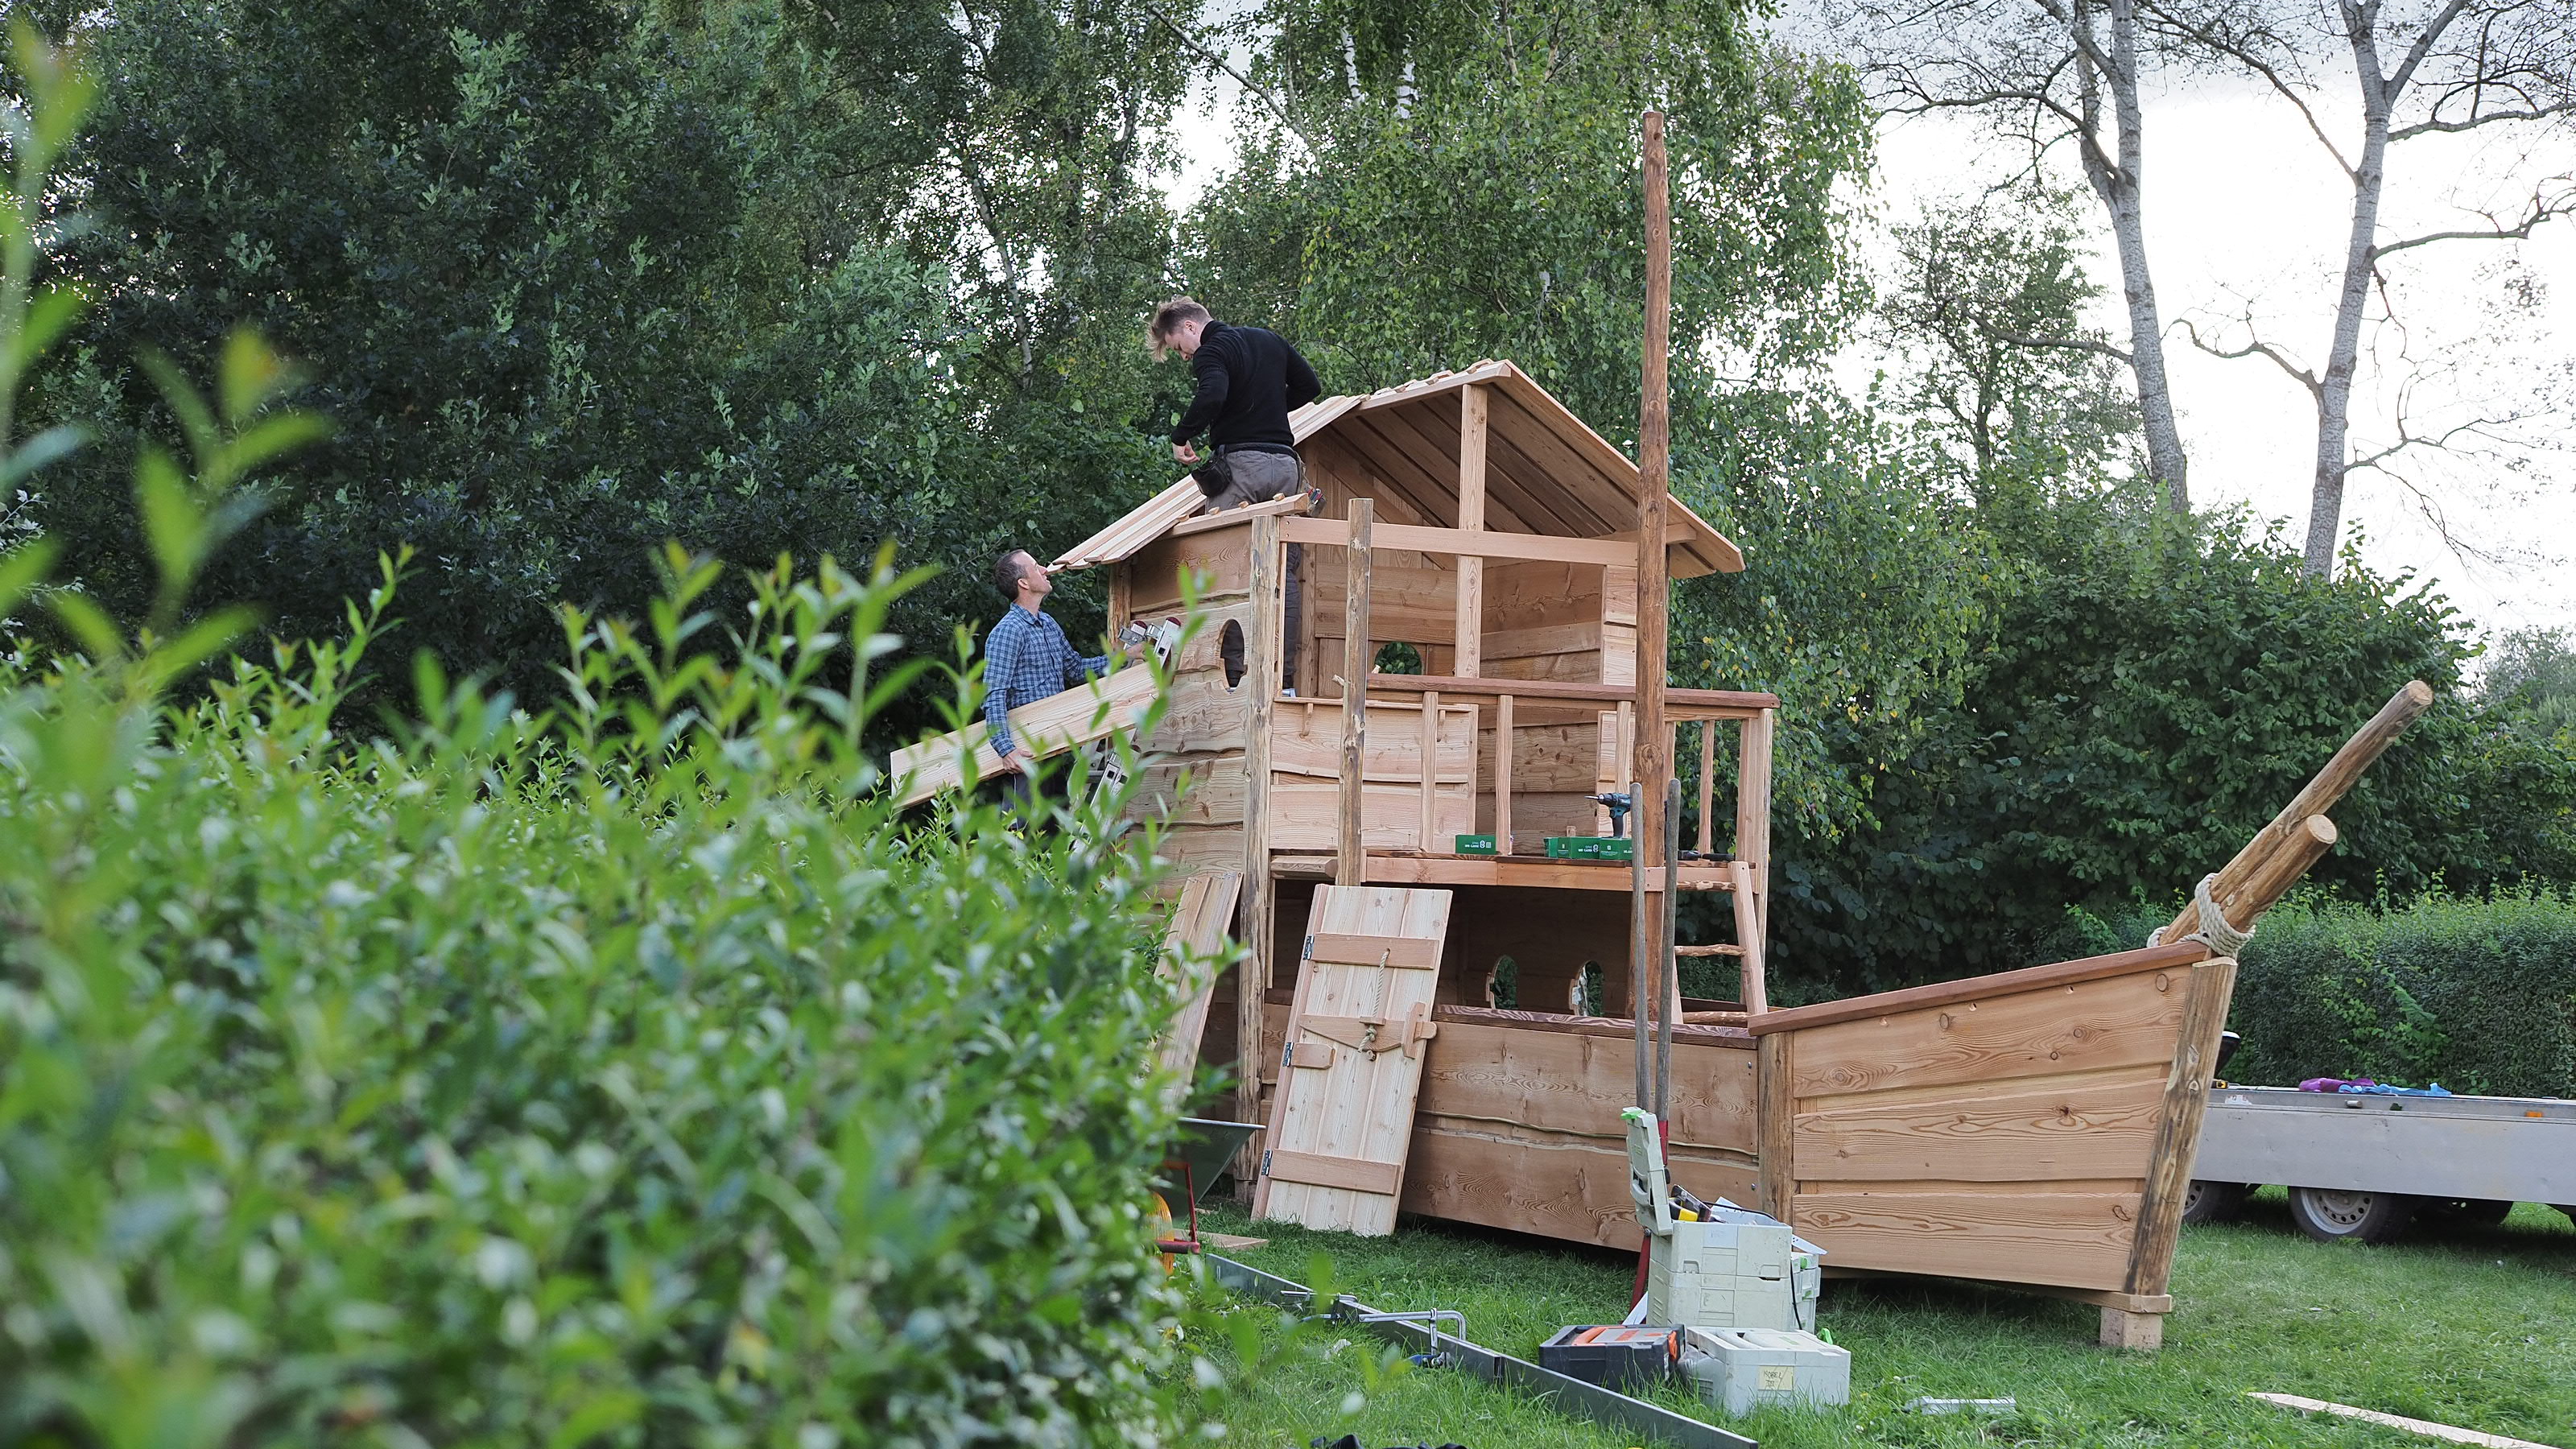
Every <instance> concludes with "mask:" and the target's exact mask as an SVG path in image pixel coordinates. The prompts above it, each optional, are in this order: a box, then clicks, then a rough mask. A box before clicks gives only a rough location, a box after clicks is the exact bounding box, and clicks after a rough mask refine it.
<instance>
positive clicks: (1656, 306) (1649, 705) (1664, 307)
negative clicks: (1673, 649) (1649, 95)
mask: <svg viewBox="0 0 2576 1449" xmlns="http://www.w3.org/2000/svg"><path fill="white" fill-rule="evenodd" d="M1645 130H1646V158H1645V160H1646V166H1645V170H1646V358H1645V376H1644V378H1643V387H1642V389H1641V391H1642V393H1643V396H1642V398H1641V400H1640V403H1639V407H1638V411H1637V733H1636V750H1637V758H1636V766H1635V779H1636V782H1637V786H1638V789H1637V799H1636V801H1635V805H1634V810H1635V814H1634V820H1635V823H1636V837H1637V845H1636V849H1637V853H1638V854H1639V856H1641V857H1642V856H1644V854H1645V853H1646V852H1647V851H1648V850H1649V849H1660V848H1662V845H1663V839H1664V781H1666V780H1668V779H1670V778H1671V777H1672V772H1673V762H1672V758H1671V753H1670V751H1669V750H1668V749H1667V748H1666V745H1665V740H1664V647H1665V632H1666V630H1667V628H1668V627H1669V624H1670V620H1669V617H1668V616H1669V613H1670V610H1671V604H1672V586H1671V583H1670V581H1669V579H1668V578H1667V575H1666V563H1665V541H1664V497H1665V494H1666V493H1667V492H1668V491H1669V490H1670V489H1671V487H1672V479H1671V473H1672V397H1671V388H1670V381H1669V378H1668V376H1667V369H1668V367H1669V365H1670V360H1671V353H1672V311H1673V305H1672V304H1673V215H1672V197H1671V194H1670V187H1669V183H1668V181H1667V178H1666V176H1665V163H1664V115H1663V112H1661V111H1648V112H1646V118H1645ZM1651 863H1653V862H1650V864H1651Z"/></svg>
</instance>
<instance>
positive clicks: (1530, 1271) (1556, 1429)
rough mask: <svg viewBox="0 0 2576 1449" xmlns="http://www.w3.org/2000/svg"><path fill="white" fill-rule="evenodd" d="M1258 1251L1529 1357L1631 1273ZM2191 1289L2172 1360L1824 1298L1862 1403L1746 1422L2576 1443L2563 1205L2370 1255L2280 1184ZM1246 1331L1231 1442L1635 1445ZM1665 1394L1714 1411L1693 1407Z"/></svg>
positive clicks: (2015, 1315)
mask: <svg viewBox="0 0 2576 1449" xmlns="http://www.w3.org/2000/svg"><path fill="white" fill-rule="evenodd" d="M1205 1226H1207V1227H1209V1228H1210V1229H1212V1230H1214V1231H1218V1232H1233V1233H1254V1232H1256V1229H1255V1228H1254V1227H1253V1226H1252V1225H1251V1224H1250V1223H1249V1222H1247V1221H1246V1220H1245V1218H1244V1216H1243V1215H1242V1214H1241V1213H1240V1212H1239V1211H1236V1210H1232V1209H1226V1210H1220V1211H1217V1212H1215V1213H1213V1214H1208V1215H1205ZM1257 1233H1258V1235H1260V1236H1266V1237H1268V1238H1269V1239H1270V1243H1269V1246H1267V1247H1264V1248H1258V1249H1250V1250H1246V1251H1244V1252H1241V1253H1238V1254H1234V1255H1233V1256H1236V1257H1239V1258H1240V1259H1242V1260H1243V1261H1245V1262H1248V1263H1251V1264H1253V1265H1255V1266H1257V1267H1260V1268H1264V1269H1266V1270H1268V1271H1270V1272H1273V1273H1277V1274H1280V1275H1281V1276H1283V1277H1287V1278H1292V1279H1295V1280H1297V1281H1299V1282H1301V1283H1314V1282H1315V1281H1316V1280H1317V1277H1318V1276H1319V1272H1318V1270H1319V1269H1321V1270H1322V1271H1323V1272H1324V1273H1328V1274H1329V1278H1330V1282H1331V1285H1332V1287H1333V1288H1334V1289H1335V1290H1336V1291H1339V1292H1345V1293H1350V1294H1353V1295H1355V1296H1357V1297H1358V1298H1360V1299H1361V1300H1362V1301H1364V1302H1367V1303H1369V1304H1370V1305H1372V1306H1374V1307H1376V1308H1379V1309H1387V1310H1392V1309H1421V1308H1434V1307H1437V1308H1455V1309H1459V1310H1461V1311H1463V1312H1464V1313H1465V1314H1466V1315H1467V1336H1468V1337H1469V1338H1471V1339H1473V1340H1475V1341H1476V1342H1478V1343H1481V1344H1485V1345H1487V1346H1489V1347H1492V1348H1497V1349H1500V1350H1502V1351H1504V1352H1507V1353H1512V1354H1516V1355H1519V1356H1521V1357H1523V1358H1530V1359H1535V1358H1536V1357H1537V1347H1538V1343H1539V1341H1540V1340H1541V1339H1543V1338H1545V1337H1547V1336H1548V1335H1549V1334H1551V1333H1553V1332H1555V1331H1556V1329H1558V1328H1559V1327H1561V1326H1563V1325H1565V1324H1569V1323H1615V1322H1617V1321H1618V1320H1619V1319H1620V1317H1621V1316H1622V1315H1623V1314H1624V1313H1625V1311H1626V1309H1627V1304H1628V1292H1629V1285H1630V1283H1631V1281H1632V1277H1633V1274H1634V1271H1635V1261H1636V1260H1635V1259H1634V1258H1633V1257H1630V1256H1626V1255H1622V1254H1616V1253H1611V1252H1608V1251H1606V1250H1591V1249H1578V1248H1571V1247H1566V1246H1561V1245H1556V1244H1550V1243H1545V1242H1542V1241H1540V1240H1537V1239H1530V1238H1521V1237H1516V1236H1512V1235H1505V1234H1488V1233H1478V1232H1474V1231H1472V1230H1462V1229H1456V1228H1452V1227H1450V1226H1448V1225H1445V1224H1435V1223H1428V1222H1420V1221H1414V1220H1411V1219H1408V1220H1406V1222H1405V1223H1404V1224H1403V1225H1402V1226H1401V1227H1400V1228H1399V1229H1398V1230H1397V1233H1396V1236H1394V1237H1393V1238H1379V1239H1360V1238H1353V1237H1350V1236H1348V1235H1345V1234H1338V1233H1309V1232H1304V1231H1302V1230H1299V1229H1296V1228H1291V1227H1287V1226H1284V1225H1282V1224H1278V1223H1263V1224H1261V1225H1260V1226H1259V1228H1258V1230H1257ZM1327 1265H1328V1266H1327ZM2173 1291H2174V1297H2175V1300H2176V1305H2177V1306H2176V1309H2175V1312H2174V1315H2173V1317H2172V1318H2171V1319H2170V1320H2169V1321H2168V1323H2167V1325H2166V1330H2165V1348H2164V1350H2163V1351H2162V1352H2161V1353H2156V1354H2120V1353H2113V1352H2110V1351H2108V1350H2104V1349H2101V1348H2097V1347H2095V1346H2094V1342H2093V1339H2094V1334H2095V1332H2096V1329H2097V1326H2098V1310H2096V1309H2093V1308H2090V1307H2087V1306H2084V1305H2081V1304H2074V1303H2066V1302H2061V1301H2058V1300H2055V1299H2048V1298H2038V1297H2031V1296H2026V1295H2022V1294H2014V1293H2005V1292H1999V1291H1989V1290H1984V1289H1975V1288H1966V1287H1959V1286H1955V1285H1921V1284H1889V1283H1884V1282H1874V1283H1864V1282H1857V1281H1851V1282H1834V1281H1829V1282H1828V1283H1827V1284H1826V1288H1825V1299H1824V1311H1823V1316H1822V1324H1823V1326H1824V1327H1825V1328H1826V1329H1827V1330H1829V1331H1830V1332H1831V1333H1832V1334H1833V1337H1834V1340H1835V1342H1837V1343H1839V1344H1841V1345H1842V1346H1843V1347H1845V1348H1847V1349H1849V1350H1851V1354H1852V1401H1851V1404H1850V1406H1849V1407H1847V1408H1843V1409H1834V1410H1824V1411H1817V1412H1789V1411H1781V1410H1768V1411H1765V1412H1763V1413H1760V1414H1756V1415H1754V1416H1752V1417H1749V1418H1746V1419H1743V1420H1738V1421H1735V1422H1734V1423H1732V1424H1731V1425H1730V1427H1732V1428H1733V1429H1735V1430H1736V1431H1737V1432H1739V1433H1742V1434H1746V1435H1749V1436H1751V1437H1753V1438H1755V1439H1758V1440H1760V1441H1762V1443H1764V1444H1765V1445H1774V1446H1822V1445H1854V1444H1890V1445H1951V1444H1956V1445H1970V1444H1973V1445H1978V1446H1981V1449H1985V1446H2002V1445H2048V1446H2059V1445H2069V1446H2072V1445H2104V1446H2113V1445H2116V1446H2132V1445H2176V1446H2184V1445H2188V1446H2193V1449H2204V1446H2206V1449H2218V1446H2227V1445H2317V1446H2328V1445H2332V1446H2352V1449H2359V1446H2396V1445H2411V1446H2416V1449H2421V1446H2423V1445H2426V1444H2430V1443H2433V1442H2435V1441H2432V1440H2428V1439H2420V1438H2417V1437H2415V1436H2412V1435H2409V1434H2405V1433H2401V1432H2399V1431H2397V1430H2393V1429H2383V1428H2378V1427H2375V1426H2370V1425H2363V1424H2356V1423H2351V1422H2348V1421H2343V1420H2337V1419H2328V1418H2313V1419H2312V1418H2306V1417H2303V1416H2300V1415H2297V1414H2293V1413H2290V1412H2288V1411H2286V1410H2282V1409H2276V1408H2273V1407H2272V1406H2270V1405H2268V1404H2263V1403H2258V1402H2256V1401H2254V1400H2251V1399H2248V1398H2246V1397H2245V1394H2246V1392H2247V1391H2248V1390H2255V1389H2261V1390H2270V1391H2275V1392H2281V1393H2291V1394H2299V1395H2303V1396H2305V1397H2308V1398H2315V1399H2330V1400H2333V1401H2335V1402H2337V1403H2345V1404H2356V1405H2359V1406H2361V1407H2363V1408H2368V1409H2378V1410H2381V1411H2383V1412H2387V1413H2393V1414H2403V1415H2407V1416H2410V1417H2413V1418H2419V1419H2432V1420H2435V1421H2437V1422H2440V1423H2445V1424H2454V1425H2459V1426H2462V1427H2466V1428H2472V1429H2481V1430H2484V1431H2486V1432H2488V1433H2492V1434H2504V1435H2510V1436H2513V1437H2517V1438H2523V1439H2531V1440H2537V1441H2539V1442H2541V1443H2544V1444H2553V1445H2562V1446H2571V1449H2576V1229H2571V1228H2570V1226H2569V1224H2568V1220H2567V1219H2566V1218H2565V1217H2562V1216H2561V1215H2559V1214H2558V1213H2556V1212H2553V1211H2551V1210H2550V1209H2547V1208H2543V1207H2538V1206H2535V1205H2532V1204H2524V1205H2522V1206H2520V1207H2517V1208H2516V1209H2515V1210H2514V1213H2513V1216H2512V1217H2510V1218H2508V1219H2507V1220H2506V1221H2505V1222H2504V1223H2503V1225H2501V1226H2500V1227H2496V1228H2490V1229H2472V1228H2459V1229H2450V1230H2437V1229H2433V1228H2428V1227H2424V1226H2418V1227H2417V1228H2416V1230H2415V1231H2414V1232H2413V1233H2412V1234H2410V1235H2409V1236H2408V1237H2407V1238H2406V1239H2405V1240H2403V1241H2401V1242H2399V1243H2396V1244H2393V1245H2390V1246H2387V1247H2381V1248H2371V1247H2365V1246H2363V1245H2361V1244H2358V1243H2342V1244H2323V1243H2315V1242H2311V1241H2309V1240H2308V1239H2307V1238H2305V1237H2303V1236H2301V1235H2300V1234H2299V1233H2298V1231H2297V1230H2296V1229H2295V1228H2293V1227H2292V1226H2291V1225H2290V1222H2289V1216H2288V1210H2287V1207H2286V1205H2285V1203H2284V1202H2283V1199H2282V1194H2281V1192H2280V1190H2279V1189H2278V1188H2272V1189H2266V1190H2265V1191H2264V1192H2263V1193H2262V1194H2260V1195H2258V1196H2257V1197H2256V1198H2255V1199H2254V1200H2253V1202H2252V1203H2251V1204H2250V1205H2249V1207H2248V1210H2247V1214H2246V1218H2245V1220H2244V1221H2243V1222H2241V1223H2236V1224H2230V1225H2226V1226H2212V1227H2193V1228H2185V1229H2184V1230H2183V1238H2182V1251H2181V1255H2180V1260H2179V1262H2178V1264H2177V1266H2176V1268H2175V1272H2174V1288H2173ZM1237 1316H1241V1317H1243V1318H1245V1319H1247V1320H1250V1321H1255V1322H1257V1323H1258V1324H1259V1325H1260V1333H1261V1337H1262V1338H1263V1340H1264V1341H1265V1345H1266V1346H1267V1347H1268V1348H1269V1349H1271V1350H1273V1352H1272V1353H1271V1354H1270V1356H1269V1358H1268V1361H1267V1362H1266V1363H1265V1364H1264V1365H1263V1366H1262V1367H1261V1369H1260V1370H1259V1371H1258V1372H1256V1373H1252V1374H1248V1375H1242V1376H1240V1377H1241V1378H1243V1379H1244V1380H1247V1381H1246V1382H1243V1383H1241V1384H1239V1385H1238V1386H1237V1387H1236V1388H1235V1389H1233V1390H1232V1391H1231V1392H1230V1394H1229V1396H1228V1398H1227V1399H1226V1401H1225V1404H1226V1407H1225V1410H1224V1413H1223V1417H1224V1420H1225V1423H1226V1425H1227V1429H1228V1436H1227V1438H1226V1440H1225V1442H1227V1443H1229V1444H1233V1445H1246V1446H1261V1449H1274V1446H1295V1449H1305V1446H1306V1445H1307V1443H1308V1441H1309V1440H1311V1439H1313V1438H1314V1437H1315V1436H1317V1435H1326V1436H1339V1435H1342V1434H1346V1433H1353V1434H1357V1435H1358V1436H1359V1438H1360V1442H1361V1443H1363V1444H1366V1445H1370V1446H1380V1445H1389V1444H1403V1445H1412V1444H1416V1443H1422V1444H1432V1445H1437V1444H1441V1443H1444V1442H1455V1443H1459V1444H1464V1445H1466V1446H1467V1449H1506V1446H1508V1449H1544V1446H1565V1449H1625V1446H1627V1445H1628V1444H1630V1443H1631V1442H1632V1441H1631V1440H1629V1439H1626V1438H1623V1437H1619V1436H1616V1435H1614V1434H1612V1433H1610V1432H1609V1431H1607V1430H1602V1429H1598V1428H1595V1427H1594V1426H1592V1425H1591V1424H1590V1423H1588V1422H1585V1421H1582V1420H1577V1419H1574V1418H1571V1417H1568V1416H1565V1415H1562V1414H1559V1413H1556V1412H1555V1411H1553V1410H1550V1409H1547V1408H1544V1407H1542V1406H1540V1405H1538V1404H1536V1403H1534V1402H1532V1401H1530V1400H1528V1399H1526V1398H1523V1397H1520V1396H1518V1395H1515V1394H1512V1393H1508V1392H1506V1391H1504V1390H1501V1389H1496V1388H1491V1387H1488V1386H1485V1385H1481V1384H1476V1383H1471V1382H1468V1381H1467V1380H1465V1379H1464V1378H1462V1377H1461V1376H1459V1375H1457V1374H1454V1373H1449V1372H1446V1371H1443V1370H1438V1369H1411V1370H1409V1371H1408V1366H1407V1365H1405V1364H1404V1363H1403V1361H1402V1359H1401V1358H1400V1357H1399V1356H1396V1355H1394V1353H1393V1351H1392V1350H1391V1349H1387V1348H1385V1347H1384V1346H1383V1345H1382V1344H1381V1343H1380V1341H1379V1340H1377V1339H1375V1338H1373V1337H1369V1336H1366V1335H1363V1334H1347V1335H1346V1334H1345V1333H1344V1332H1343V1331H1325V1332H1321V1333H1315V1332H1313V1331H1311V1330H1310V1335H1311V1337H1312V1339H1313V1341H1312V1343H1311V1344H1310V1345H1309V1346H1308V1347H1307V1349H1306V1351H1304V1352H1295V1351H1285V1350H1284V1348H1283V1345H1284V1343H1285V1340H1286V1338H1287V1332H1286V1330H1285V1329H1284V1328H1283V1327H1282V1326H1281V1324H1282V1320H1281V1317H1280V1315H1279V1314H1278V1313H1277V1312H1276V1311H1275V1310H1272V1309H1269V1308H1267V1307H1261V1306H1257V1305H1256V1306H1254V1307H1250V1308H1244V1309H1241V1310H1237ZM1345 1336H1347V1337H1348V1338H1349V1340H1350V1341H1349V1342H1347V1343H1346V1344H1344V1345H1343V1346H1341V1347H1340V1348H1338V1349H1335V1348H1333V1344H1334V1342H1335V1340H1336V1339H1339V1338H1343V1337H1345ZM1230 1352H1231V1351H1230V1350H1222V1349H1221V1350H1212V1353H1213V1354H1214V1356H1216V1357H1219V1358H1225V1357H1229V1356H1230ZM1925 1394H1928V1395H1934V1396H1938V1397H1951V1398H1999V1397H2004V1396H2010V1397H2012V1398H2013V1399H2015V1400H2017V1401H2018V1404H2019V1408H2018V1410H2017V1412H2015V1413H2014V1414H2012V1415H2010V1416H2008V1417H2004V1418H1982V1419H1977V1418H1964V1417H1942V1418H1927V1417H1924V1416H1921V1415H1916V1414H1908V1413H1904V1412H1901V1410H1900V1407H1899V1406H1900V1405H1902V1404H1904V1403H1905V1402H1906V1401H1907V1400H1908V1399H1911V1398H1914V1397H1916V1396H1917V1395H1925ZM1354 1395H1357V1396H1358V1398H1357V1399H1354V1397H1353V1396H1354ZM1664 1401H1665V1402H1667V1403H1668V1404H1670V1405H1671V1406H1673V1407H1675V1408H1679V1409H1681V1410H1683V1411H1684V1412H1689V1413H1696V1414H1699V1415H1701V1416H1703V1417H1710V1418H1716V1417H1719V1416H1718V1414H1717V1411H1716V1410H1715V1409H1713V1408H1710V1407H1709V1406H1707V1405H1705V1404H1702V1403H1700V1402H1699V1401H1698V1400H1696V1399H1694V1398H1691V1397H1690V1396H1688V1395H1687V1394H1671V1395H1667V1396H1664Z"/></svg>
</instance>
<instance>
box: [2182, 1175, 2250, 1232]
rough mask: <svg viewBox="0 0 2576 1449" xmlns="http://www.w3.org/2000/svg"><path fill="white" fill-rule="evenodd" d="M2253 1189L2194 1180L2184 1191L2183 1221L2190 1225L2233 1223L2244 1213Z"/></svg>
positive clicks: (2233, 1184) (2237, 1183)
mask: <svg viewBox="0 0 2576 1449" xmlns="http://www.w3.org/2000/svg"><path fill="white" fill-rule="evenodd" d="M2252 1191H2253V1188H2252V1187H2250V1186H2248V1185H2247V1184H2245V1183H2241V1182H2205V1181H2203V1180H2201V1179H2200V1178H2197V1177H2195V1178H2193V1179H2192V1180H2191V1186H2190V1187H2188V1188H2185V1189H2184V1190H2183V1195H2182V1220H2183V1221H2184V1222H2187V1223H2232V1222H2234V1221H2236V1219H2237V1217H2238V1216H2240V1215H2241V1214H2242V1213H2243V1212H2244V1211H2245V1197H2246V1194H2248V1193H2250V1192H2252Z"/></svg>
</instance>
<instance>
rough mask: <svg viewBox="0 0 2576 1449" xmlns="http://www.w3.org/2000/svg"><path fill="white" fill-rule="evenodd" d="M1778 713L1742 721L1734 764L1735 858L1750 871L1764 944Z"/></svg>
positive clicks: (1757, 931) (1756, 922)
mask: <svg viewBox="0 0 2576 1449" xmlns="http://www.w3.org/2000/svg"><path fill="white" fill-rule="evenodd" d="M1779 721H1780V711H1779V709H1778V707H1777V706H1773V707H1769V708H1765V709H1763V710H1760V711H1758V712H1756V713H1755V714H1753V715H1751V716H1750V717H1748V718H1747V719H1746V720H1745V721H1744V725H1743V734H1742V737H1741V739H1740V740H1739V746H1740V748H1739V749H1738V750H1737V752H1736V761H1735V848H1734V854H1735V858H1736V859H1738V860H1741V861H1743V862H1745V863H1746V864H1747V865H1749V866H1751V867H1752V869H1753V930H1754V934H1755V935H1757V936H1760V937H1762V938H1763V940H1764V942H1765V944H1766V945H1767V943H1768V941H1769V938H1770V932H1771V746H1772V737H1773V735H1774V734H1775V733H1776V732H1777V730H1778V727H1779Z"/></svg>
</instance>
